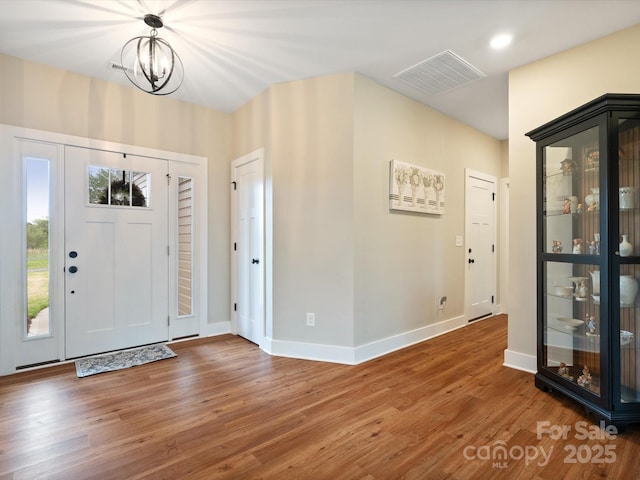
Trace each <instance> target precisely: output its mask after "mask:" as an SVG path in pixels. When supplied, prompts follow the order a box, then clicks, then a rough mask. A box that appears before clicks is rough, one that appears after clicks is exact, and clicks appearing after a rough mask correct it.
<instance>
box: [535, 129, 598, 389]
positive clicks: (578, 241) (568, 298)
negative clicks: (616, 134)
mask: <svg viewBox="0 0 640 480" xmlns="http://www.w3.org/2000/svg"><path fill="white" fill-rule="evenodd" d="M599 128H600V127H598V126H594V127H592V128H589V129H586V130H583V131H581V132H579V133H577V134H575V135H572V136H569V137H566V138H563V139H562V140H559V141H557V142H555V143H552V144H550V145H547V146H546V147H544V150H543V154H544V163H543V201H544V206H543V207H544V208H543V225H542V227H543V246H542V253H543V257H544V258H545V259H546V260H548V261H545V262H544V263H543V265H544V292H543V293H544V295H545V301H544V305H545V311H544V313H543V365H544V366H545V367H546V368H547V369H548V370H549V371H551V372H554V373H556V374H557V375H558V376H559V377H562V378H563V379H564V381H566V382H569V383H571V384H573V385H574V387H573V388H577V387H580V388H582V389H585V390H587V391H589V392H591V393H592V394H594V395H597V396H600V395H601V382H600V380H601V372H600V369H601V362H600V353H601V350H602V349H601V346H602V341H601V335H600V328H601V325H600V321H601V309H600V264H601V251H600V146H599ZM575 386H577V387H575Z"/></svg>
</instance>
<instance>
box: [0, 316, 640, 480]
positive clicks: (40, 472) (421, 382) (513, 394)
mask: <svg viewBox="0 0 640 480" xmlns="http://www.w3.org/2000/svg"><path fill="white" fill-rule="evenodd" d="M171 347H172V349H173V350H174V351H175V352H176V353H177V354H178V356H177V357H176V358H173V359H170V360H163V361H160V362H156V363H152V364H148V365H144V366H140V367H135V368H131V369H128V370H121V371H118V372H112V373H106V374H101V375H96V376H92V377H86V378H82V379H79V378H77V377H76V375H75V370H74V366H73V365H60V366H56V367H51V368H48V369H43V370H37V371H31V372H24V373H20V374H17V375H13V376H9V377H0V425H1V430H0V479H1V480H8V479H14V480H17V479H35V478H47V479H65V480H76V479H100V480H103V479H142V478H145V479H172V480H174V479H261V478H263V479H278V480H287V479H305V480H308V479H369V480H374V479H465V480H467V479H472V478H478V479H485V478H509V479H514V478H518V479H529V478H532V479H558V478H564V479H578V478H580V479H586V478H599V477H609V478H625V479H630V478H640V445H639V443H640V429H637V428H630V429H628V430H627V431H626V432H625V433H623V434H620V435H618V436H616V437H615V438H604V439H587V440H583V439H581V438H580V437H582V436H583V435H582V433H581V432H583V431H584V430H585V429H586V428H591V429H594V431H595V432H596V433H598V434H600V435H601V434H602V431H601V430H600V429H598V428H596V427H595V426H593V423H594V422H595V419H593V418H591V417H587V416H585V414H584V410H583V409H582V407H579V406H578V405H576V404H575V403H574V402H571V401H570V400H568V399H566V398H564V397H561V396H559V395H554V394H549V393H544V392H542V391H540V390H538V389H537V388H535V387H534V385H533V376H532V375H531V374H528V373H524V372H519V371H516V370H513V369H509V368H506V367H503V366H502V361H503V351H504V349H505V348H506V317H505V316H498V317H494V318H490V319H487V320H483V321H479V322H476V323H474V324H471V325H469V326H468V327H466V328H464V329H461V330H457V331H455V332H452V333H449V334H446V335H442V336H440V337H437V338H434V339H432V340H429V341H426V342H423V343H421V344H418V345H415V346H412V347H409V348H406V349H403V350H401V351H398V352H395V353H392V354H389V355H387V356H385V357H382V358H379V359H376V360H372V361H370V362H367V363H365V364H362V365H358V366H346V365H334V364H326V363H320V362H312V361H304V360H294V359H287V358H278V357H270V356H268V355H267V354H265V353H264V352H262V351H260V350H259V349H258V348H257V347H256V346H255V345H253V344H250V343H249V342H246V341H245V340H243V339H241V338H239V337H235V336H231V335H225V336H221V337H214V338H210V339H203V340H195V341H192V342H185V343H179V344H174V345H172V346H171ZM538 422H548V423H547V424H544V425H546V426H547V427H548V429H547V430H550V431H551V433H557V430H558V429H559V428H562V427H564V428H570V429H571V430H570V431H569V432H568V433H567V435H566V439H562V438H558V436H554V435H550V434H548V433H546V431H547V430H544V429H543V428H541V427H539V424H538ZM579 422H583V423H579ZM543 430H544V431H543ZM539 433H540V435H538V434H539ZM500 447H504V448H505V450H506V455H505V456H504V457H498V458H492V456H494V455H495V454H499V453H501V450H500ZM534 454H535V455H536V456H535V458H534ZM543 454H544V456H543ZM572 460H574V461H575V463H567V462H570V461H572ZM607 461H608V462H609V463H607Z"/></svg>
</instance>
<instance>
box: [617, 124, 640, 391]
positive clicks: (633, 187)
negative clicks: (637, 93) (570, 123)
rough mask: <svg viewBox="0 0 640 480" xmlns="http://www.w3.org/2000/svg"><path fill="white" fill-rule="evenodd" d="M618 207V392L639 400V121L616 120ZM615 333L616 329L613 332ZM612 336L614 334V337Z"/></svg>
mask: <svg viewBox="0 0 640 480" xmlns="http://www.w3.org/2000/svg"><path fill="white" fill-rule="evenodd" d="M618 169H619V176H618V185H619V189H618V207H619V208H618V210H619V217H618V218H619V222H618V225H619V232H618V233H619V241H620V244H619V246H618V250H617V256H616V257H617V258H619V261H620V279H619V288H620V332H619V335H620V376H621V378H620V395H621V401H622V402H624V403H629V402H639V401H640V358H639V356H638V355H637V351H638V340H637V336H638V334H639V333H640V330H639V328H638V327H639V326H640V310H639V309H638V308H636V297H637V292H638V278H640V265H638V262H640V215H638V214H639V213H640V199H639V198H638V195H639V193H640V120H638V119H629V118H627V119H620V120H619V121H618ZM616 333H617V332H616ZM614 338H615V337H614Z"/></svg>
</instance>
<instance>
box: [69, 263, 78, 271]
mask: <svg viewBox="0 0 640 480" xmlns="http://www.w3.org/2000/svg"><path fill="white" fill-rule="evenodd" d="M77 271H78V267H76V266H75V265H72V266H71V267H69V273H76V272H77Z"/></svg>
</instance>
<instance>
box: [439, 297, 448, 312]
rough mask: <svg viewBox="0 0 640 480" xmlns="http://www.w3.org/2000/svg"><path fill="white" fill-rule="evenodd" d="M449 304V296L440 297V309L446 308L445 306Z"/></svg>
mask: <svg viewBox="0 0 640 480" xmlns="http://www.w3.org/2000/svg"><path fill="white" fill-rule="evenodd" d="M446 304H447V297H446V296H444V297H440V301H439V302H438V309H439V310H444V306H445V305H446Z"/></svg>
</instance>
